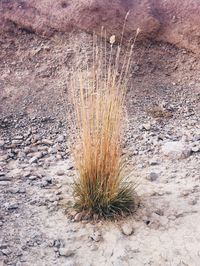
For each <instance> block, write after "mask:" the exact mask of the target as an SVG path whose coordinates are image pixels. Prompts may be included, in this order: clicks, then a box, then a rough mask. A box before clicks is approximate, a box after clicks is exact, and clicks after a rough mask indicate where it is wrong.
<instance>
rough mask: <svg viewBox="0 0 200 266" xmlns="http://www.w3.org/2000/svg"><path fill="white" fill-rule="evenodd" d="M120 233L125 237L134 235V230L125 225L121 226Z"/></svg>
mask: <svg viewBox="0 0 200 266" xmlns="http://www.w3.org/2000/svg"><path fill="white" fill-rule="evenodd" d="M121 230H122V233H123V234H124V235H126V236H130V235H132V234H133V233H134V228H133V226H132V224H131V223H125V224H123V225H122V226H121Z"/></svg>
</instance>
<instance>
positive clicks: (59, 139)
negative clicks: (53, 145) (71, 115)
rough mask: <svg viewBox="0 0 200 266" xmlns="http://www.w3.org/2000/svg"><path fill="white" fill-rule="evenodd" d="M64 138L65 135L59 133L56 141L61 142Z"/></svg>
mask: <svg viewBox="0 0 200 266" xmlns="http://www.w3.org/2000/svg"><path fill="white" fill-rule="evenodd" d="M64 140H65V137H64V136H63V135H59V136H58V137H57V141H58V142H63V141H64Z"/></svg>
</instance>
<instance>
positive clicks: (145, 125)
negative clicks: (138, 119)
mask: <svg viewBox="0 0 200 266" xmlns="http://www.w3.org/2000/svg"><path fill="white" fill-rule="evenodd" d="M142 127H143V128H144V129H145V130H147V131H149V130H150V129H151V124H150V123H149V122H148V123H145V124H143V125H142Z"/></svg>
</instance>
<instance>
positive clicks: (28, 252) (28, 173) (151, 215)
mask: <svg viewBox="0 0 200 266" xmlns="http://www.w3.org/2000/svg"><path fill="white" fill-rule="evenodd" d="M90 40H91V38H90V36H89V35H86V34H83V33H77V34H74V35H73V36H61V35H57V36H54V37H52V38H51V39H48V40H44V39H41V38H39V37H37V36H35V35H32V34H27V33H23V32H16V33H15V36H13V35H8V36H5V38H3V39H1V48H2V50H1V51H2V53H1V55H0V56H1V60H0V62H1V63H0V71H1V81H0V85H1V90H0V96H1V100H0V110H1V113H0V122H1V124H0V134H1V136H0V191H1V193H0V201H1V204H0V208H1V211H0V265H15V266H20V265H22V266H34V265H35V266H41V265H42V266H43V265H45V266H50V265H58V266H59V265H63V266H64V265H65V266H66V265H71V266H72V265H73V266H75V265H77V266H79V265H80V266H81V265H84V266H85V265H87V266H88V265H91V266H93V265H94V266H96V265H98V266H99V265H107V266H109V265H119V266H121V265H122V266H123V265H134V266H137V265H138V266H142V265H153V266H156V265H159V266H160V265H162V266H165V265H166V266H168V265H170V266H178V265H179V266H180V265H188V266H193V265H194V266H196V265H200V225H199V220H200V200H199V197H200V185H199V181H200V126H199V125H200V123H199V120H200V118H199V117H200V116H199V115H200V106H199V104H200V103H199V102H200V98H199V97H200V90H199V85H200V79H199V77H198V73H199V72H198V71H199V69H200V67H199V63H198V62H199V61H198V59H197V58H196V57H195V56H194V55H193V54H191V53H189V52H187V51H185V50H178V49H176V48H175V47H172V46H170V45H167V44H163V43H155V44H149V43H147V44H146V48H144V47H137V49H136V55H135V62H136V63H135V64H134V66H133V69H132V78H131V88H130V91H129V93H128V97H127V108H128V114H129V128H128V129H127V131H126V134H125V150H126V152H127V154H128V155H129V159H130V165H131V166H132V167H133V168H134V174H133V177H132V180H133V181H134V180H136V179H138V178H139V180H140V182H139V186H138V187H137V193H138V195H139V197H140V207H139V208H138V210H137V211H136V213H134V214H133V215H132V216H130V217H127V218H124V219H121V220H119V221H115V222H113V221H99V220H97V221H90V220H87V219H84V220H81V221H79V218H78V216H76V214H75V213H72V211H71V205H72V203H73V199H72V188H71V184H72V182H73V178H74V176H75V170H74V168H73V162H72V160H71V157H70V156H69V150H68V148H67V145H66V143H67V139H68V128H67V124H66V122H65V121H66V120H65V116H66V115H67V114H66V109H65V108H64V101H63V97H62V96H63V93H64V92H65V90H66V89H67V88H66V87H67V82H66V79H67V77H68V71H69V69H70V65H71V64H72V63H73V45H74V43H77V42H81V43H82V44H84V43H85V44H86V43H87V44H88V45H86V48H85V49H89V48H90V47H89V41H90Z"/></svg>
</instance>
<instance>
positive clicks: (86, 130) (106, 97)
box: [70, 29, 139, 217]
mask: <svg viewBox="0 0 200 266" xmlns="http://www.w3.org/2000/svg"><path fill="white" fill-rule="evenodd" d="M138 33H139V32H137V34H138ZM137 34H136V36H137ZM102 36H103V37H105V40H104V39H103V38H100V40H98V38H97V37H96V36H95V35H94V37H93V39H94V40H93V52H92V61H90V60H89V58H87V55H86V54H85V58H86V61H85V62H86V63H85V67H81V66H79V67H78V69H76V70H74V73H73V75H72V77H71V83H70V87H71V91H72V99H73V106H74V117H73V119H72V123H73V125H74V128H75V129H76V130H75V134H74V138H75V139H74V141H73V143H72V153H73V157H74V161H75V166H76V170H77V173H78V176H77V178H76V180H75V181H74V198H75V208H77V209H78V210H79V211H82V210H85V211H88V212H90V213H91V214H94V213H96V214H98V215H100V216H103V217H110V216H115V215H118V214H121V213H128V212H130V211H132V210H133V209H134V188H133V187H132V185H131V184H130V183H129V182H127V178H128V176H129V174H130V173H128V172H127V165H126V164H127V162H126V160H125V159H124V158H123V156H122V147H121V146H122V145H121V144H122V137H123V132H122V131H123V121H124V115H125V99H126V98H125V96H126V91H127V83H128V78H129V72H130V66H131V58H132V53H133V48H134V43H135V39H134V40H133V42H132V43H131V41H130V43H129V45H128V48H126V52H125V53H123V55H122V43H121V42H120V44H119V45H118V46H117V45H115V36H111V38H110V44H109V45H108V43H107V42H106V33H105V31H104V30H103V29H102ZM108 46H109V47H108ZM122 58H123V60H122Z"/></svg>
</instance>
